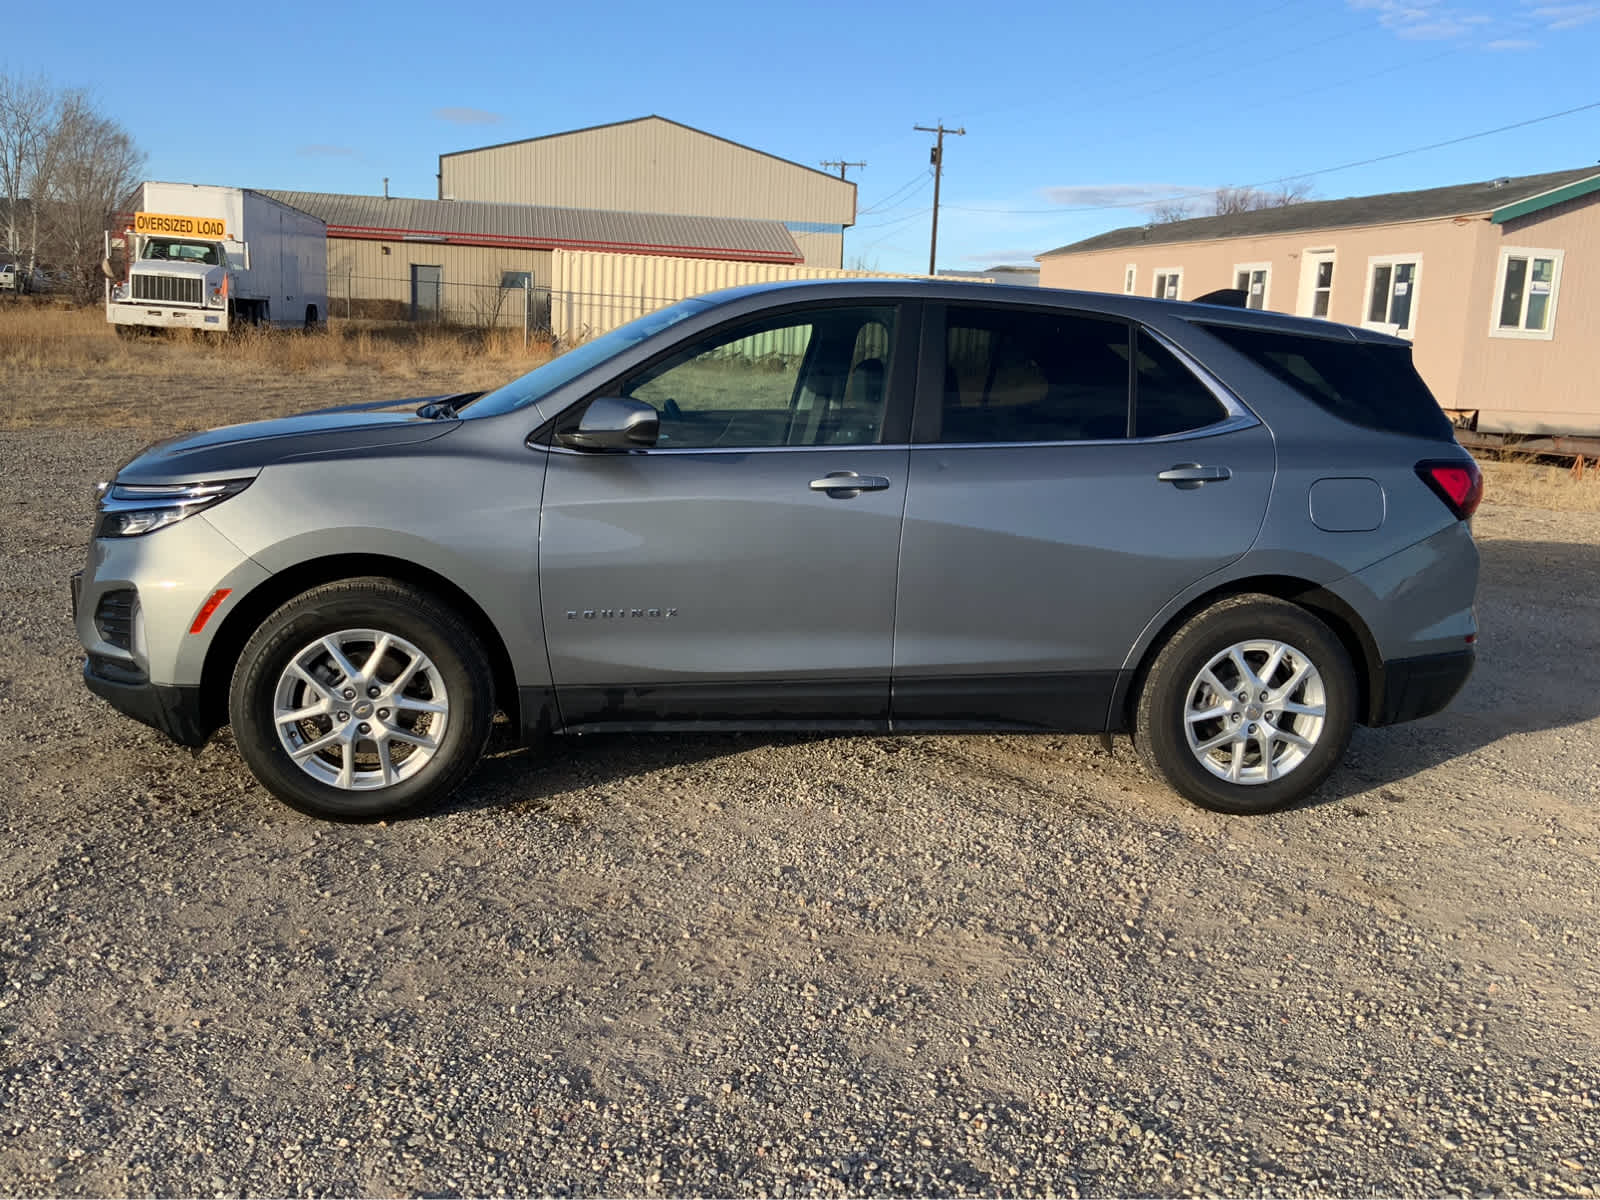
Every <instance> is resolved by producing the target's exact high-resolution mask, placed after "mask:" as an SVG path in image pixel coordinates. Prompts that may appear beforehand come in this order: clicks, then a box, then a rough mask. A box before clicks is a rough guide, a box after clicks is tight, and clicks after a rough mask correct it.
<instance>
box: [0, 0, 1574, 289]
mask: <svg viewBox="0 0 1600 1200" xmlns="http://www.w3.org/2000/svg"><path fill="white" fill-rule="evenodd" d="M15 7H16V8H17V9H18V10H19V11H16V12H14V13H13V14H12V16H11V18H10V20H9V22H8V37H7V39H6V43H5V44H6V46H9V47H13V48H15V47H26V48H27V53H26V57H25V59H19V57H17V51H15V50H12V51H10V52H8V51H7V50H6V49H5V47H3V46H0V68H4V69H7V70H9V71H12V72H34V71H37V72H40V73H42V74H43V75H45V76H46V77H47V78H48V79H49V80H50V81H51V82H53V83H57V84H60V85H63V86H80V87H87V88H89V89H90V90H91V91H92V92H93V93H94V95H95V96H96V97H97V99H98V101H99V103H100V105H101V107H102V108H103V109H104V110H105V111H107V112H108V113H109V114H111V115H113V116H115V117H117V118H118V119H119V120H121V121H122V122H123V124H124V125H126V126H127V127H128V129H129V130H130V131H132V133H133V134H134V136H135V137H136V139H137V140H138V141H139V143H140V145H141V146H142V147H143V148H144V149H145V150H146V151H147V153H148V155H149V168H148V174H149V175H150V177H152V178H159V179H183V180H191V181H196V182H209V183H228V184H238V185H243V186H254V187H275V188H304V189H310V190H320V191H344V192H368V193H375V192H377V191H379V190H380V189H381V188H382V186H383V184H382V180H383V177H384V176H388V177H389V181H390V184H389V186H390V190H391V192H392V193H393V194H395V195H411V196H433V195H434V194H435V185H434V172H435V171H436V169H437V162H436V156H437V155H438V154H439V153H440V152H441V151H449V150H460V149H465V148H468V147H471V146H478V145H486V144H490V143H494V142H502V141H509V140H512V139H515V138H521V137H532V136H537V135H540V134H545V133H553V132H557V131H560V130H563V129H571V128H577V127H579V126H583V125H593V124H598V123H601V122H606V121H616V120H623V119H627V118H629V117H635V116H641V115H644V114H646V113H651V112H655V113H660V114H661V115H662V116H666V117H670V118H672V119H674V120H677V121H682V122H684V123H685V124H689V125H694V126H697V127H699V128H702V129H706V130H709V131H711V132H714V133H717V134H720V135H722V136H724V137H728V138H731V139H733V140H735V141H739V142H744V143H747V144H749V145H752V146H756V147H758V148H760V149H763V150H766V151H769V152H771V153H774V154H778V155H781V156H783V157H785V158H791V159H794V160H795V161H797V162H802V163H806V164H808V165H810V164H814V163H816V162H818V161H820V160H822V159H840V158H843V159H854V160H865V161H866V162H867V164H868V165H867V167H866V169H865V170H861V171H856V172H853V173H852V178H855V179H856V180H857V181H858V182H859V184H860V193H859V199H860V207H861V210H862V211H861V215H860V218H859V222H858V225H857V227H856V228H855V229H853V230H851V231H850V232H849V233H848V235H847V237H846V243H845V245H846V251H845V253H846V259H847V261H848V262H851V263H854V262H857V261H860V262H862V263H864V264H865V265H868V266H872V267H876V268H878V269H882V270H903V269H910V270H925V269H926V267H927V254H928V208H929V205H930V203H931V199H932V179H931V176H930V174H929V171H928V148H929V144H930V140H931V139H930V137H929V135H927V134H923V133H917V132H914V131H913V129H912V126H913V125H932V124H935V123H936V122H938V121H940V120H943V121H944V123H945V124H946V125H949V126H965V128H966V130H967V136H965V137H960V138H951V139H949V140H948V141H947V144H946V151H945V179H944V191H943V198H942V199H943V208H942V211H941V217H940V237H939V265H940V267H942V268H948V267H958V268H982V267H986V266H989V265H991V264H993V263H997V262H1006V261H1010V262H1016V261H1026V260H1027V259H1028V258H1030V257H1031V256H1032V255H1034V254H1036V253H1038V252H1040V251H1042V250H1046V249H1049V248H1051V247H1053V246H1057V245H1060V244H1062V243H1064V242H1069V241H1073V240H1076V239H1078V238H1081V237H1087V236H1089V235H1091V234H1094V233H1097V232H1100V231H1103V230H1106V229H1112V228H1116V227H1118V226H1121V225H1128V224H1142V223H1143V222H1144V221H1145V220H1146V219H1147V217H1146V213H1147V210H1146V209H1145V208H1144V207H1141V205H1143V204H1145V203H1148V202H1149V201H1150V200H1151V199H1152V198H1157V197H1160V196H1162V195H1166V194H1170V193H1172V192H1195V191H1200V190H1204V189H1209V188H1214V187H1216V186H1218V185H1221V184H1254V183H1259V182H1263V181H1267V180H1273V179H1278V178H1281V177H1292V178H1303V179H1305V180H1307V181H1308V182H1309V183H1310V185H1311V186H1312V188H1313V190H1314V195H1315V196H1316V197H1317V198H1332V197H1337V196H1348V195H1360V194H1363V193H1370V192H1378V191H1391V190H1399V189H1406V188H1417V187H1430V186H1435V185H1443V184H1449V183H1458V182H1464V181H1468V180H1474V179H1485V178H1492V177H1494V176H1498V175H1518V174H1528V173H1534V172H1538V171H1544V170H1556V169H1561V168H1565V167H1571V166H1582V165H1584V164H1587V163H1595V162H1597V161H1600V108H1593V109H1590V110H1589V111H1587V112H1581V113H1576V114H1574V115H1570V116H1566V117H1562V118H1559V119H1555V120H1549V121H1545V122H1542V123H1539V124H1534V125H1529V126H1526V127H1524V128H1522V129H1518V130H1514V131H1510V132H1506V133H1500V134H1496V135H1493V136H1489V137H1483V138H1477V139H1474V140H1470V141H1464V142H1460V143H1458V144H1456V145H1453V146H1449V147H1444V148H1440V149H1435V150H1428V151H1425V152H1421V153H1415V154H1406V155H1404V156H1402V157H1397V158H1392V159H1389V160H1388V161H1384V162H1381V163H1374V164H1372V165H1369V166H1362V167H1355V168H1351V169H1348V170H1342V171H1337V172H1329V173H1318V172H1320V171H1322V170H1323V169H1324V168H1328V167H1332V166H1337V165H1339V164H1344V163H1349V162H1353V161H1356V160H1362V159H1367V158H1372V157H1375V156H1378V155H1385V154H1390V153H1393V152H1396V151H1405V150H1409V149H1411V148H1414V147H1421V146H1426V145H1429V144H1431V143H1435V142H1441V141H1445V140H1447V139H1453V138H1458V137H1462V136H1464V135H1469V134H1474V133H1477V132H1479V131H1483V130H1489V129H1494V128H1497V127H1500V126H1504V125H1509V124H1512V123H1513V122H1519V121H1524V120H1528V119H1530V118H1534V117H1540V116H1543V115H1545V114H1549V113H1555V112H1558V111H1560V110H1564V109H1568V108H1575V107H1578V106H1581V105H1585V104H1593V103H1596V102H1600V71H1597V69H1596V68H1597V66H1600V2H1582V3H1573V2H1565V0H1563V2H1552V0H1498V2H1495V3H1475V2H1474V0H1459V2H1458V0H1409V2H1403V0H1287V2H1285V0H1238V2H1237V3H1221V2H1210V0H1205V2H1202V0H1196V2H1193V3H1181V2H1176V0H1125V2H1124V3H1120V4H1109V5H1108V4H1087V3H1061V2H1060V0H1057V2H1055V3H1033V2H1017V0H1011V2H1009V3H1003V4H989V5H975V4H972V3H970V2H969V3H962V4H957V3H946V2H944V0H918V3H915V4H911V3H905V2H903V0H902V2H900V3H887V4H884V3H879V4H863V3H860V2H859V0H855V2H852V3H842V2H837V0H821V2H819V3H811V4H807V5H792V6H770V7H769V6H763V5H754V4H750V3H748V2H744V3H732V2H729V0H705V2H701V3H693V2H683V0H680V2H678V3H673V4H659V3H657V4H635V3H620V4H603V3H596V4H566V5H562V4H543V5H528V4H525V3H521V4H509V3H487V4H484V3H456V4H440V3H438V2H437V0H434V2H431V3H421V2H420V0H387V2H386V3H383V4H375V3H346V2H343V0H326V2H324V3H321V4H309V3H303V2H301V0H286V2H277V3H274V2H271V0H269V2H268V3H264V4H259V5H254V6H251V5H239V4H233V5H224V6H221V7H218V8H215V9H209V8H208V7H207V6H201V7H199V8H194V7H192V6H190V7H186V8H172V7H170V6H166V7H164V6H161V5H127V4H124V3H121V2H119V3H116V4H111V3H107V2H105V0H91V2H89V3H78V4H55V5H48V6H47V5H35V4H18V5H16V6H15ZM245 13H254V14H256V15H253V16H250V17H248V18H240V16H239V15H240V14H245ZM142 14H147V16H145V15H142ZM208 14H209V15H208ZM236 20H237V23H235V21H236ZM163 40H170V42H171V44H172V45H173V46H175V47H177V52H176V53H175V54H174V55H173V56H172V57H170V58H168V59H166V60H165V63H164V64H163V65H162V66H160V67H159V68H153V69H152V68H151V67H150V66H149V65H144V66H142V65H141V60H142V59H143V58H144V57H145V56H146V55H147V54H149V53H151V52H153V50H154V48H155V47H157V46H159V45H161V44H162V42H163ZM219 47H220V48H223V53H221V54H218V53H216V52H215V51H216V48H219ZM1203 203H1204V201H1203V200H1201V201H1198V202H1197V204H1198V205H1203ZM1107 206H1117V207H1107ZM1086 210H1087V211H1086Z"/></svg>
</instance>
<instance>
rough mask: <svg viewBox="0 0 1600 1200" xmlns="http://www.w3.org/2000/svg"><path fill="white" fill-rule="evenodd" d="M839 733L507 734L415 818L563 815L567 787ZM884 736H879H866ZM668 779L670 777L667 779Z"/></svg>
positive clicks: (574, 788)
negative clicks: (460, 782)
mask: <svg viewBox="0 0 1600 1200" xmlns="http://www.w3.org/2000/svg"><path fill="white" fill-rule="evenodd" d="M847 736H858V735H848V734H836V733H815V734H806V733H670V734H668V733H609V734H607V733H593V734H583V735H582V736H580V737H551V738H547V739H545V740H544V741H541V742H535V743H534V744H532V745H530V746H520V745H518V744H517V743H516V742H515V740H514V739H513V738H512V737H511V736H510V735H509V734H507V735H506V736H505V737H504V738H503V739H502V738H500V737H498V736H497V738H496V740H495V741H493V742H491V743H490V746H489V752H488V754H487V756H486V757H485V758H484V760H483V762H482V763H481V764H480V765H479V767H478V769H477V771H475V772H474V773H473V776H472V778H471V779H470V780H469V781H468V782H467V784H466V786H465V787H463V788H461V789H460V790H459V791H458V792H456V793H455V795H453V796H452V797H451V798H450V799H449V800H447V801H446V802H445V803H444V804H442V805H440V806H439V807H438V808H435V809H429V810H424V811H422V812H419V813H418V814H417V815H418V816H419V817H424V818H426V817H429V816H443V815H445V814H447V813H459V812H472V811H477V810H482V809H493V808H507V809H510V808H516V809H520V810H523V811H532V812H541V813H544V814H547V815H549V816H551V817H552V818H554V819H556V820H560V819H562V812H563V809H562V805H561V799H562V797H563V796H565V795H567V794H568V793H570V792H577V791H583V790H585V789H590V788H595V787H605V786H606V785H608V784H621V783H624V782H626V781H628V780H631V779H636V778H639V777H641V776H646V775H651V774H653V773H656V772H674V773H675V772H678V771H682V770H684V769H687V768H689V767H693V766H696V765H697V764H700V763H704V762H709V761H711V760H713V759H719V758H729V757H732V756H733V755H736V754H744V753H748V752H750V751H753V750H764V749H769V748H772V747H779V746H794V745H803V744H805V743H807V742H816V741H825V740H829V739H832V738H837V737H847ZM867 736H881V735H867ZM664 782H665V783H666V785H667V786H672V784H673V783H674V782H676V781H675V780H671V781H664Z"/></svg>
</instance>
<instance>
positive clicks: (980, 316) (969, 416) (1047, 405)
mask: <svg viewBox="0 0 1600 1200" xmlns="http://www.w3.org/2000/svg"><path fill="white" fill-rule="evenodd" d="M947 311H948V317H947V322H946V328H945V354H944V386H943V395H942V400H941V404H940V415H941V421H940V430H939V436H938V439H937V440H938V441H940V442H944V443H1015V442H1071V441H1088V440H1100V439H1105V438H1124V437H1126V436H1127V435H1128V379H1129V370H1128V360H1129V353H1130V346H1131V342H1132V329H1131V327H1130V326H1129V325H1128V324H1127V323H1126V322H1123V321H1118V320H1114V319H1110V318H1101V317H1089V316H1081V315H1078V314H1075V313H1052V312H1040V311H1035V310H1029V309H1008V308H977V307H971V306H962V305H952V306H951V307H950V308H949V309H948V310H947Z"/></svg>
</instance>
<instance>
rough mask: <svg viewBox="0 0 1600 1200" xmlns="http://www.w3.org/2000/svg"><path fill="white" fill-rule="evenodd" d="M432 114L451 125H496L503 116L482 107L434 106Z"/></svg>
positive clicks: (503, 118)
mask: <svg viewBox="0 0 1600 1200" xmlns="http://www.w3.org/2000/svg"><path fill="white" fill-rule="evenodd" d="M433 115H434V116H435V117H437V118H438V119H439V120H441V121H449V122H450V124H452V125H498V124H499V123H500V122H501V121H503V120H505V117H504V116H502V115H501V114H500V113H497V112H489V111H488V110H487V109H483V108H436V109H434V110H433Z"/></svg>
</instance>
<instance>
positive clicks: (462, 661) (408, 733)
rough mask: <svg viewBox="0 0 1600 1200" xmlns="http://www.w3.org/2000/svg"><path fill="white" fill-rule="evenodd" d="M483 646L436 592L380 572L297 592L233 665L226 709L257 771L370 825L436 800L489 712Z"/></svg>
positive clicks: (272, 785)
mask: <svg viewBox="0 0 1600 1200" xmlns="http://www.w3.org/2000/svg"><path fill="white" fill-rule="evenodd" d="M491 678H492V674H491V671H490V666H489V662H488V659H487V657H486V656H485V654H484V651H483V647H482V646H481V645H480V644H479V642H478V640H477V638H476V637H475V636H474V635H473V633H472V631H471V630H470V629H469V628H468V627H467V626H466V624H465V623H464V622H463V621H462V620H461V619H460V617H459V616H457V615H456V614H455V613H454V612H453V611H452V610H451V609H450V608H449V607H448V606H447V605H445V604H444V603H442V602H441V601H440V600H439V599H438V598H437V597H435V596H433V595H431V594H430V593H428V592H426V591H423V590H421V589H419V588H414V587H411V586H409V585H407V584H403V583H399V582H397V581H395V580H389V579H378V578H368V579H351V580H344V581H341V582H339V583H331V584H326V585H324V586H322V587H318V588H313V589H312V590H311V591H308V592H305V593H303V594H302V595H299V596H296V597H295V598H294V599H293V600H290V601H289V602H288V603H286V604H284V605H283V606H282V607H281V608H279V609H278V610H277V611H276V612H274V613H273V614H272V615H271V616H269V617H268V618H267V619H266V621H264V622H263V623H262V625H261V627H260V628H259V629H258V630H256V632H255V634H254V635H253V636H252V637H251V638H250V640H249V642H248V643H247V644H246V645H245V648H244V651H243V653H242V654H241V655H240V658H239V662H238V665H237V666H236V667H235V668H234V674H233V685H232V688H231V690H230V694H229V716H230V718H231V721H232V725H233V731H234V738H235V740H236V741H237V742H238V746H239V751H240V753H241V754H242V755H243V756H244V759H245V762H246V763H248V764H249V766H250V769H251V771H253V772H254V773H255V776H256V778H257V779H259V780H260V781H261V783H262V784H263V785H264V786H265V787H266V788H267V790H268V791H270V792H272V794H273V795H275V796H277V797H278V798H279V799H280V800H282V801H284V802H285V803H286V804H289V805H292V806H293V807H295V808H297V809H299V810H300V811H301V812H304V813H309V814H311V815H312V816H318V817H328V818H332V819H335V820H357V821H360V820H376V819H378V818H380V817H388V816H395V815H398V814H400V813H403V812H408V811H411V810H413V809H416V808H419V807H422V806H424V805H429V804H434V803H437V802H438V801H440V800H442V799H443V798H444V797H445V796H447V795H448V794H449V793H450V792H451V791H453V790H454V789H455V788H457V787H458V786H460V784H461V783H462V782H463V781H464V780H465V779H466V777H467V776H468V775H469V774H470V773H471V771H472V769H473V767H474V766H475V765H476V764H477V762H478V759H479V757H480V756H481V755H482V753H483V747H484V745H485V743H486V742H487V741H488V738H489V731H490V727H491V724H492V722H493V718H494V696H493V691H492V687H491V685H490V680H491Z"/></svg>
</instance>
